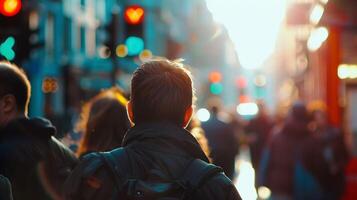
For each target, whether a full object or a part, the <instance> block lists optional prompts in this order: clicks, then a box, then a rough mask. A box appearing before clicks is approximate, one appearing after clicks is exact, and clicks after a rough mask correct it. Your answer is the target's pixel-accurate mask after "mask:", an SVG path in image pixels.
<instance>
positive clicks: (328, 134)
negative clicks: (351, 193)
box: [310, 109, 350, 199]
mask: <svg viewBox="0 0 357 200" xmlns="http://www.w3.org/2000/svg"><path fill="white" fill-rule="evenodd" d="M312 117H313V124H312V125H313V136H314V137H315V139H316V141H317V142H316V143H315V144H314V145H313V147H314V149H312V150H311V151H312V152H314V154H315V155H316V157H319V158H322V159H314V162H310V165H311V168H313V169H315V172H314V173H315V174H316V175H317V177H318V179H319V180H320V182H321V185H322V186H323V188H324V189H325V191H326V193H328V194H329V197H330V198H329V199H340V198H341V196H342V194H343V192H344V190H345V185H346V180H345V174H344V173H345V169H346V167H347V164H348V162H349V159H350V156H349V153H348V150H347V146H346V144H345V141H344V137H343V132H342V131H341V129H340V128H338V127H334V126H332V125H331V124H329V123H328V119H327V115H326V112H325V111H324V110H322V109H316V110H314V111H313V112H312ZM317 161H319V162H317Z"/></svg>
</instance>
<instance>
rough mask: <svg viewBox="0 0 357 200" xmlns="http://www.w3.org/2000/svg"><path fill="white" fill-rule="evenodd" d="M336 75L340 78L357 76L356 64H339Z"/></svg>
mask: <svg viewBox="0 0 357 200" xmlns="http://www.w3.org/2000/svg"><path fill="white" fill-rule="evenodd" d="M337 76H338V78H340V79H348V78H349V79H355V78H357V65H348V64H341V65H339V66H338V69H337Z"/></svg>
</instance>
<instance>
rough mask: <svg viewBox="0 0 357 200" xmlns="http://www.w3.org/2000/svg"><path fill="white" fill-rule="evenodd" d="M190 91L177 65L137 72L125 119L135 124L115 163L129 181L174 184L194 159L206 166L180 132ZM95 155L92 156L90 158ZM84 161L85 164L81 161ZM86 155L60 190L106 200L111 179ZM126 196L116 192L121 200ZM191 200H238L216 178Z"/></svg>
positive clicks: (152, 65) (156, 64)
mask: <svg viewBox="0 0 357 200" xmlns="http://www.w3.org/2000/svg"><path fill="white" fill-rule="evenodd" d="M193 97H194V96H193V86H192V80H191V77H190V73H189V72H188V71H187V70H186V69H184V68H183V66H182V64H180V63H178V62H174V61H168V60H154V61H150V62H147V63H144V64H143V65H142V66H141V67H139V68H138V69H137V70H136V71H135V73H134V75H133V78H132V81H131V99H130V101H129V103H128V105H127V109H128V115H129V119H130V120H131V121H132V123H133V124H135V125H134V126H133V127H132V128H131V129H129V131H128V132H127V134H126V136H125V137H124V141H123V147H124V148H123V149H124V153H123V154H121V155H120V156H118V157H115V159H116V160H117V162H118V164H120V165H121V168H122V170H125V174H127V177H128V178H129V179H139V180H145V179H146V178H148V176H149V175H150V174H151V172H156V173H155V174H157V175H160V177H162V176H164V177H167V178H169V179H170V180H179V179H180V178H181V177H182V176H183V174H184V173H185V169H186V167H187V166H188V165H189V163H190V162H191V161H192V160H194V159H201V160H202V161H205V162H209V160H208V158H207V157H206V155H205V153H204V152H203V150H202V149H201V147H200V145H199V144H198V142H197V141H196V140H195V138H194V137H193V136H192V135H191V134H190V133H189V132H188V131H187V130H186V129H185V127H186V126H187V124H188V123H189V121H190V119H191V115H192V112H193V108H192V101H193ZM93 155H95V154H93ZM86 158H88V159H86ZM92 158H93V156H92V157H91V156H90V155H88V156H87V157H85V158H84V159H83V160H82V161H81V164H79V166H78V167H77V168H76V169H75V170H74V172H73V173H72V175H71V176H70V177H69V179H68V181H67V184H66V188H67V189H66V194H67V195H66V196H67V199H111V198H113V197H112V195H113V191H115V190H116V189H117V187H116V184H115V183H114V180H113V178H112V177H113V175H112V174H111V173H110V171H108V170H107V168H106V167H105V166H104V167H100V168H99V170H97V171H95V172H93V175H86V171H90V170H91V168H92V167H93V166H94V165H95V164H96V163H98V162H100V161H99V160H98V159H92ZM125 192H126V191H117V193H118V196H119V197H118V198H117V199H124V197H123V196H124V195H125V194H124V193H125ZM192 199H206V200H210V199H212V200H213V199H232V200H233V199H240V196H239V194H238V192H237V190H236V188H235V186H234V185H233V184H232V182H231V181H230V180H229V179H228V178H227V177H226V176H225V175H224V174H223V173H219V174H217V175H215V176H214V177H211V178H210V179H209V180H207V182H206V183H205V184H204V185H202V187H200V188H198V189H197V191H196V192H195V196H194V198H192Z"/></svg>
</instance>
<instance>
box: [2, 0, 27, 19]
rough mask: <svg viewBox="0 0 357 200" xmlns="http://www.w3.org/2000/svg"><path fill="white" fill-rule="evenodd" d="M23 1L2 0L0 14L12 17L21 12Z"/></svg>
mask: <svg viewBox="0 0 357 200" xmlns="http://www.w3.org/2000/svg"><path fill="white" fill-rule="evenodd" d="M21 4H22V3H21V0H0V14H2V15H4V16H7V17H11V16H14V15H16V14H17V13H19V12H20V10H21Z"/></svg>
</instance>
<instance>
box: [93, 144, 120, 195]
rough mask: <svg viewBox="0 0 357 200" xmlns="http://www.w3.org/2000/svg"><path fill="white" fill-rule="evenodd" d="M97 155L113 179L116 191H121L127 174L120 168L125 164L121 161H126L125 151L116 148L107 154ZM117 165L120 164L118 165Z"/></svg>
mask: <svg viewBox="0 0 357 200" xmlns="http://www.w3.org/2000/svg"><path fill="white" fill-rule="evenodd" d="M98 154H99V155H100V157H101V158H102V160H103V161H104V165H105V166H106V167H107V169H108V171H109V173H110V175H111V176H112V177H113V179H114V182H115V185H116V187H117V188H118V190H121V188H122V187H123V185H124V184H125V181H126V174H127V172H125V170H124V169H123V166H122V165H125V163H126V162H123V160H124V159H126V155H125V149H124V148H117V149H114V150H112V151H109V152H100V153H98ZM119 161H120V162H119ZM118 163H121V164H120V165H119V164H118Z"/></svg>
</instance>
